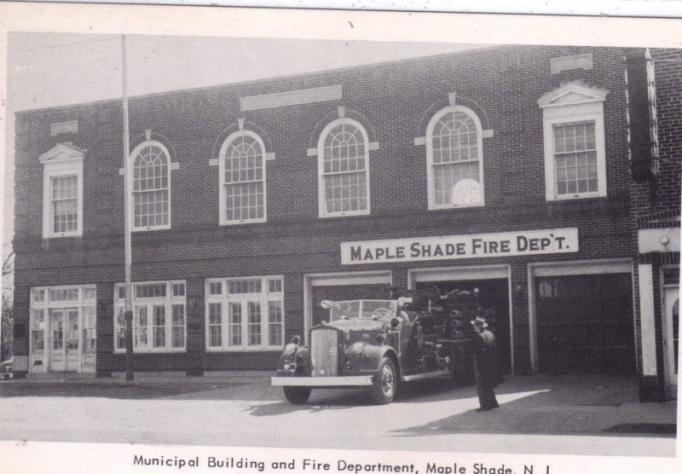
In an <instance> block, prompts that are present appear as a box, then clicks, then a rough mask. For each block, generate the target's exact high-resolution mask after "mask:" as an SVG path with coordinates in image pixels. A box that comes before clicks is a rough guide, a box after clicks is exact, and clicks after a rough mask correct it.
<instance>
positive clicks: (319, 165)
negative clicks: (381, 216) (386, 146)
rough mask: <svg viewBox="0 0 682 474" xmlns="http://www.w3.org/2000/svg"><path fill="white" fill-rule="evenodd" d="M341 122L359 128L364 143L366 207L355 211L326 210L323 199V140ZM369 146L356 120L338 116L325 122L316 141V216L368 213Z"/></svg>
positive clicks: (365, 132) (369, 201) (344, 215)
mask: <svg viewBox="0 0 682 474" xmlns="http://www.w3.org/2000/svg"><path fill="white" fill-rule="evenodd" d="M341 124H348V125H352V126H354V127H356V128H357V129H358V130H360V133H361V134H362V139H363V140H364V145H365V147H364V148H365V172H366V173H367V184H366V188H367V193H366V196H367V198H366V199H367V207H366V209H362V210H357V211H343V212H328V211H327V205H326V200H325V197H324V196H325V189H324V179H323V176H324V141H325V139H326V138H327V135H328V134H329V132H330V131H331V130H332V129H333V128H334V127H336V126H337V125H341ZM369 148H370V143H369V135H368V134H367V130H365V127H364V126H363V125H362V124H361V123H360V122H358V121H357V120H353V119H350V118H347V117H342V118H338V119H336V120H332V121H331V122H329V123H328V124H327V126H326V127H324V129H322V132H321V133H320V138H319V139H318V141H317V198H318V216H319V217H321V218H328V217H331V218H333V217H347V216H367V215H369V214H370V211H371V207H372V206H371V203H372V199H371V195H370V191H371V186H370V182H371V179H370V163H369Z"/></svg>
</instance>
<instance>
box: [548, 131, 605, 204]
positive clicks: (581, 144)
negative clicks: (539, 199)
mask: <svg viewBox="0 0 682 474" xmlns="http://www.w3.org/2000/svg"><path fill="white" fill-rule="evenodd" d="M553 132H554V160H555V167H556V188H557V194H560V195H561V194H580V193H591V192H596V191H598V177H597V151H596V144H595V143H596V141H595V123H594V122H575V123H567V124H561V125H554V127H553Z"/></svg>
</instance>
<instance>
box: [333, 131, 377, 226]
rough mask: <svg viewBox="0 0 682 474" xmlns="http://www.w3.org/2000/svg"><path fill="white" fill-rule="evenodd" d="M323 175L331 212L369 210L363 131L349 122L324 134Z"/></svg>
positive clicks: (365, 145)
mask: <svg viewBox="0 0 682 474" xmlns="http://www.w3.org/2000/svg"><path fill="white" fill-rule="evenodd" d="M323 140H324V148H323V156H322V179H323V181H324V187H323V189H324V193H325V201H324V202H325V206H326V212H328V213H335V212H338V213H341V212H352V211H362V210H366V209H367V207H368V203H367V194H368V193H367V187H368V185H369V183H368V180H367V172H366V169H367V149H366V147H367V144H366V141H365V137H364V135H363V133H362V131H361V130H360V129H359V128H358V127H356V126H354V125H352V124H349V123H341V124H339V125H337V126H335V127H334V128H332V129H331V130H330V131H329V133H328V134H327V135H326V136H325V137H324V139H323Z"/></svg>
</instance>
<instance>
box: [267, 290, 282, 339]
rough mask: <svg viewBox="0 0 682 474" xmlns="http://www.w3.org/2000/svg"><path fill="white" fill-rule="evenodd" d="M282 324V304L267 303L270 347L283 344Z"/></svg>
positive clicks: (276, 302)
mask: <svg viewBox="0 0 682 474" xmlns="http://www.w3.org/2000/svg"><path fill="white" fill-rule="evenodd" d="M283 323H284V320H283V317H282V302H281V301H268V332H269V344H270V345H271V346H280V345H282V344H283V327H282V326H283Z"/></svg>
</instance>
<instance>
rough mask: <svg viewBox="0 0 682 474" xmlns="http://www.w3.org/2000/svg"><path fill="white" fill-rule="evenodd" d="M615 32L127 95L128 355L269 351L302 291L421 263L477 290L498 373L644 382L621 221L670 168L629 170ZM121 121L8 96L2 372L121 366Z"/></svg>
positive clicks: (289, 325)
mask: <svg viewBox="0 0 682 474" xmlns="http://www.w3.org/2000/svg"><path fill="white" fill-rule="evenodd" d="M628 54H632V52H629V51H626V50H624V49H620V48H577V47H500V48H490V49H484V50H475V51H470V52H464V53H457V54H449V55H443V56H436V57H429V58H421V59H415V60H409V61H401V62H395V63H386V64H377V65H370V66H364V67H358V68H353V69H347V70H336V71H330V72H322V73H316V74H309V75H303V76H295V77H284V78H274V79H271V80H264V81H256V82H249V83H241V84H232V85H226V86H220V87H214V88H205V89H198V90H188V91H179V92H172V93H164V94H156V95H151V96H144V97H136V98H133V99H131V101H130V134H131V165H132V169H133V170H134V173H133V175H134V176H133V178H132V185H133V201H134V209H133V214H134V219H133V224H134V226H135V232H134V234H133V249H134V250H133V281H134V282H136V287H135V290H134V297H135V336H134V339H135V340H134V345H135V349H136V357H135V364H136V370H182V371H186V372H187V373H188V374H201V373H203V372H204V371H205V370H215V369H272V368H274V364H275V361H276V359H277V357H278V355H279V351H280V349H281V347H282V344H283V343H284V342H285V341H287V340H289V339H290V338H291V337H292V336H293V335H296V334H300V335H303V337H305V335H306V333H307V330H308V329H309V328H310V327H311V326H312V325H313V324H315V323H317V322H319V321H320V320H321V319H323V318H324V314H323V313H322V312H321V311H320V310H319V304H318V303H319V301H320V300H321V299H323V298H345V299H352V298H358V297H385V296H388V295H389V294H390V291H391V288H396V287H402V288H405V287H410V288H415V287H417V288H418V287H422V286H429V285H435V286H437V287H438V288H439V289H440V290H441V291H446V290H449V289H451V288H454V287H457V288H469V289H474V288H478V290H479V294H480V298H481V300H482V302H483V303H484V304H485V305H487V306H490V307H492V308H494V309H495V310H496V311H497V314H498V317H497V319H496V321H494V322H493V323H494V329H495V331H496V333H497V334H498V338H499V339H500V345H501V348H502V357H503V360H504V364H505V367H506V369H507V370H508V371H513V372H515V373H530V372H534V371H543V372H553V373H566V372H580V371H585V370H589V371H599V372H608V373H625V374H636V373H640V374H642V380H643V385H642V386H643V387H646V386H647V383H649V385H651V383H650V380H649V379H647V378H646V377H644V376H645V375H646V376H648V374H647V373H646V372H643V371H642V369H643V367H644V365H645V363H644V362H643V361H648V359H647V357H649V356H648V355H644V356H643V353H642V351H647V350H650V351H654V353H656V351H659V350H660V349H657V346H656V347H649V346H647V345H646V344H645V345H643V344H642V343H641V334H642V332H645V331H646V330H647V329H648V326H647V327H644V328H643V326H642V325H641V324H640V321H639V316H638V308H639V305H640V300H641V298H638V293H639V288H638V287H637V286H636V285H635V289H636V291H634V292H633V284H634V282H635V280H636V279H637V274H638V272H637V265H636V264H638V263H641V262H642V260H641V259H642V258H643V257H642V256H639V257H638V250H637V244H636V235H637V231H636V229H635V222H639V218H640V216H643V215H644V214H646V213H647V212H649V211H648V210H647V209H650V208H651V207H652V206H659V207H660V211H661V212H666V213H671V214H670V215H673V214H675V213H677V214H679V202H678V203H677V204H674V203H673V201H674V200H675V196H677V197H678V201H679V189H678V188H675V186H674V185H672V186H671V187H670V194H671V196H672V197H670V198H666V199H667V200H666V201H662V200H656V201H651V202H650V201H647V197H646V196H648V195H647V194H646V192H647V191H646V190H645V189H643V188H644V187H647V186H651V183H653V182H654V181H652V180H648V181H646V182H645V183H643V184H633V180H632V176H633V175H632V170H631V160H630V158H629V157H630V155H631V154H632V153H633V151H632V149H631V148H632V147H631V143H634V142H633V140H634V141H636V139H638V138H640V137H639V136H638V135H637V134H636V133H634V132H633V127H634V126H635V124H634V123H633V120H632V116H633V114H630V121H628V113H629V112H630V110H629V103H630V102H633V101H634V102H637V100H639V99H641V96H636V97H634V98H630V97H631V96H632V95H633V94H632V93H633V90H632V89H633V87H634V83H636V80H634V82H632V81H631V82H630V83H628V74H626V72H627V69H628V68H629V67H634V66H632V64H631V63H632V62H631V61H626V56H627V55H628ZM660 54H661V55H666V54H668V53H667V52H665V51H663V52H661V53H660ZM673 75H674V74H673ZM677 77H678V78H679V76H677ZM670 82H671V85H672V82H674V81H673V80H671V81H670ZM658 91H659V93H663V92H662V88H660V87H659V88H658ZM629 92H630V94H629ZM676 100H677V107H678V108H679V93H678V96H677V99H676ZM644 102H645V103H646V104H647V106H646V107H645V108H646V109H647V110H648V102H647V101H646V100H644ZM673 109H674V107H673V106H670V112H666V113H670V114H674V113H677V116H676V118H675V120H676V122H674V123H673V124H671V125H670V127H671V129H670V130H671V131H669V132H666V133H673V132H672V130H674V127H678V130H679V110H678V112H675V111H674V110H673ZM660 110H661V109H659V111H660ZM666 110H667V109H666ZM659 113H662V112H659ZM637 117H640V115H637ZM634 121H635V122H636V120H634ZM121 124H122V109H121V104H120V102H117V101H105V102H98V103H91V104H83V105H76V106H72V107H60V108H53V109H43V110H34V111H27V112H21V113H19V114H17V122H16V129H17V139H16V143H17V145H16V146H17V150H16V157H17V158H16V193H17V199H16V202H17V204H16V236H15V251H16V276H15V305H16V308H17V323H16V324H15V338H16V342H15V352H16V355H17V361H18V362H17V365H18V369H19V370H23V371H24V372H26V371H28V372H45V371H61V370H76V371H91V372H96V373H98V374H100V375H106V374H109V373H111V372H112V371H118V370H122V369H123V368H124V350H123V348H124V347H125V344H124V332H123V330H122V327H123V325H122V323H123V319H122V312H121V310H122V305H123V298H124V292H123V288H122V286H121V285H120V284H121V283H122V282H123V280H124V267H123V262H124V256H123V229H124V224H123V215H124V214H123V176H122V174H121V168H122V156H123V148H122V142H123V140H122V137H123V131H122V125H121ZM659 126H660V127H661V129H660V130H661V134H663V133H664V132H663V131H662V130H663V128H662V127H663V125H662V123H660V124H659ZM647 130H648V128H647ZM673 134H674V133H673ZM678 135H679V134H678ZM678 140H679V139H678ZM666 146H667V145H666ZM670 147H671V148H670V151H668V148H665V147H663V146H662V145H661V146H660V154H661V157H663V154H664V153H668V154H669V155H670V158H669V159H670V160H671V161H672V160H675V159H677V158H676V157H674V156H673V155H674V154H675V153H676V150H679V143H677V144H675V143H671V144H670ZM635 161H636V160H635V159H634V157H633V160H632V162H633V163H634V162H635ZM674 166H677V164H675V165H674ZM638 169H639V168H638ZM671 169H672V170H673V171H671V172H672V173H677V179H679V170H678V168H674V167H673V168H671ZM663 175H664V173H663V172H661V174H659V175H658V176H659V178H656V179H659V180H662V179H663V178H662V176H663ZM647 179H648V178H647ZM652 179H653V178H652ZM665 179H666V180H667V179H668V178H665ZM669 179H670V180H671V181H670V182H671V183H672V182H673V181H674V180H675V179H676V178H675V176H673V177H672V178H669ZM660 182H661V183H663V181H660ZM666 182H667V181H666ZM660 187H662V186H660ZM640 188H641V189H640ZM675 193H677V194H675ZM675 206H677V207H675ZM634 209H639V210H638V211H637V212H638V214H635V213H634ZM658 210H659V209H658V208H656V211H657V212H658ZM640 211H641V212H640ZM666 215H668V214H666ZM678 222H679V221H678ZM678 245H679V244H678ZM678 250H679V247H678ZM675 255H677V257H675V258H677V259H679V253H677V254H675ZM638 259H639V260H638ZM666 262H667V261H666ZM671 262H672V260H671ZM671 262H668V263H671ZM675 262H677V260H675ZM640 267H641V265H640ZM659 311H660V308H659ZM657 318H658V319H656V321H658V322H657V324H658V326H657V327H658V328H659V329H658V332H656V339H655V341H656V343H660V337H659V336H660V334H659V333H660V324H661V323H660V321H661V317H660V315H659V316H657ZM644 392H646V390H644V389H643V393H644ZM646 393H648V392H646Z"/></svg>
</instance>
